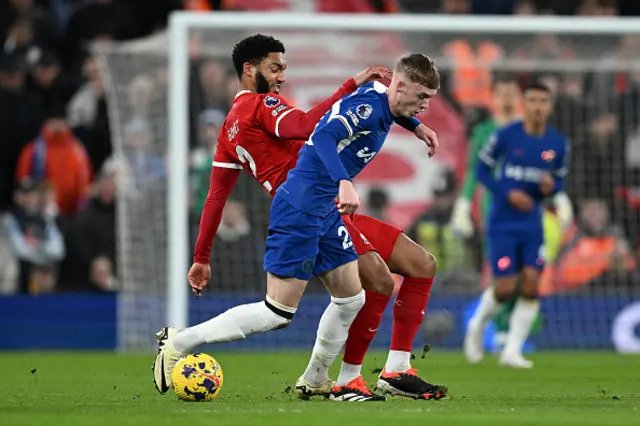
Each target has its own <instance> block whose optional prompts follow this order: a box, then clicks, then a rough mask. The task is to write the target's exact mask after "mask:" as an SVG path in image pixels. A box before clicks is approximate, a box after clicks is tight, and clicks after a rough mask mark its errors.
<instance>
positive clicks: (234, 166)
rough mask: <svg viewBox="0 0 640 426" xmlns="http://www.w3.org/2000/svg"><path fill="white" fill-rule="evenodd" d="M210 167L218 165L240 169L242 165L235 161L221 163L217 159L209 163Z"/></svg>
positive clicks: (223, 167) (224, 167)
mask: <svg viewBox="0 0 640 426" xmlns="http://www.w3.org/2000/svg"><path fill="white" fill-rule="evenodd" d="M211 166H212V167H220V168H222V169H236V170H242V166H241V165H240V164H236V163H221V162H219V161H214V162H213V163H211Z"/></svg>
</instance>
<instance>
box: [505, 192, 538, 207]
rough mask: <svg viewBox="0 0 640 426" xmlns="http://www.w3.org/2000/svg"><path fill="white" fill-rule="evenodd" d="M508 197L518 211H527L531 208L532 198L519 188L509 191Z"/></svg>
mask: <svg viewBox="0 0 640 426" xmlns="http://www.w3.org/2000/svg"><path fill="white" fill-rule="evenodd" d="M508 198H509V202H510V203H511V205H512V206H513V207H515V208H516V209H518V210H520V211H523V212H528V211H531V210H532V209H533V198H531V196H530V195H529V194H527V193H526V192H524V191H522V190H520V189H512V190H511V191H509V195H508Z"/></svg>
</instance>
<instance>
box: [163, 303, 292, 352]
mask: <svg viewBox="0 0 640 426" xmlns="http://www.w3.org/2000/svg"><path fill="white" fill-rule="evenodd" d="M267 302H268V303H269V304H270V305H271V306H272V307H274V308H276V309H279V310H281V311H284V312H285V313H289V314H291V315H293V314H294V313H295V312H296V309H295V308H290V307H288V306H284V305H281V304H279V303H277V302H275V301H273V300H271V299H269V298H268V297H267V299H266V301H265V302H258V303H250V304H248V305H240V306H236V307H235V308H231V309H229V310H228V311H226V312H223V313H222V314H220V315H218V316H217V317H214V318H212V319H210V320H209V321H206V322H203V323H200V324H198V325H194V326H193V327H189V328H185V329H184V330H181V331H180V332H178V334H176V337H175V338H174V340H173V346H174V347H175V349H176V350H177V351H179V352H189V351H191V350H192V349H194V348H196V347H198V346H200V345H202V344H204V343H221V342H232V341H234V340H240V339H244V338H245V337H247V336H248V335H250V334H253V333H262V332H265V331H269V330H273V329H276V328H282V327H285V326H287V325H288V324H289V323H290V322H291V320H290V319H287V318H284V317H283V316H280V315H278V314H277V313H276V312H274V311H273V310H272V309H271V308H269V307H268V306H267V304H266V303H267Z"/></svg>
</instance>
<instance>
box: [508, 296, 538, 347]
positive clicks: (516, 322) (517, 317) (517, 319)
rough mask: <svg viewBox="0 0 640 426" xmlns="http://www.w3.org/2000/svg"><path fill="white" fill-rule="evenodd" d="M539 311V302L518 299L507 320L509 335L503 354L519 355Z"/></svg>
mask: <svg viewBox="0 0 640 426" xmlns="http://www.w3.org/2000/svg"><path fill="white" fill-rule="evenodd" d="M539 311H540V301H539V300H525V299H523V298H518V301H517V302H516V304H515V307H514V309H513V312H512V313H511V318H509V334H508V335H507V343H506V345H505V346H504V353H505V354H509V355H521V354H522V347H523V346H524V342H526V340H527V337H529V333H530V332H531V327H532V326H533V322H534V321H535V320H536V317H537V316H538V312H539Z"/></svg>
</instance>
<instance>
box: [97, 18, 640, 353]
mask: <svg viewBox="0 0 640 426" xmlns="http://www.w3.org/2000/svg"><path fill="white" fill-rule="evenodd" d="M259 30H260V29H259V28H252V29H251V31H250V32H249V31H241V30H238V31H221V30H216V29H215V28H211V29H207V30H198V31H192V32H191V33H190V42H189V46H185V47H184V48H185V49H188V52H189V58H190V64H189V70H190V76H189V117H190V123H189V125H190V132H189V134H190V137H189V141H188V143H189V148H190V157H189V170H190V177H191V180H190V187H189V188H185V191H189V200H190V205H189V211H190V230H191V234H190V244H191V247H193V244H194V243H195V237H196V235H197V226H198V222H199V216H200V212H201V210H202V206H203V203H204V199H205V197H206V193H207V189H208V182H209V173H210V164H211V158H212V153H213V152H214V150H215V143H216V137H217V133H218V129H219V126H220V125H221V123H222V121H223V120H224V117H225V114H226V112H227V110H228V109H229V107H230V105H231V102H232V100H233V97H234V95H235V93H236V91H237V79H236V76H235V73H234V71H233V70H232V68H231V64H230V52H231V50H232V48H233V45H234V44H235V43H236V42H237V41H239V40H240V39H241V38H243V37H244V36H246V35H248V34H250V33H255V32H258V31H259ZM263 32H264V33H268V34H272V35H274V36H275V37H277V38H280V39H282V40H283V42H284V43H285V45H286V46H287V60H288V63H289V68H288V71H287V73H288V74H287V77H288V83H287V84H286V85H285V87H286V88H285V89H284V93H283V94H284V95H285V96H287V97H289V98H291V99H292V100H293V101H294V103H295V104H297V105H298V107H300V108H302V109H307V108H309V107H311V106H313V105H314V104H315V103H316V102H317V101H319V100H321V99H323V98H324V97H326V96H327V95H329V94H330V93H332V92H333V91H334V90H335V89H336V88H337V87H338V86H339V85H340V84H341V83H342V82H343V81H344V80H345V79H347V78H348V77H349V76H351V75H353V74H355V73H356V72H358V71H360V70H361V69H363V68H364V67H366V66H367V65H372V64H386V65H391V64H393V63H394V61H395V60H396V59H397V58H398V57H400V56H401V55H402V54H403V53H405V52H407V51H418V52H424V53H427V54H429V55H430V56H432V57H433V58H434V59H435V60H436V63H437V65H438V67H439V69H440V70H441V72H442V76H443V84H442V89H441V94H440V96H439V97H438V98H437V99H435V100H434V102H433V103H432V106H431V111H430V112H429V113H427V114H426V115H425V116H424V117H422V120H423V121H424V122H426V123H427V124H428V125H430V126H432V127H433V128H434V129H435V130H437V132H438V134H439V139H440V142H441V150H440V152H439V153H438V156H437V158H436V159H435V160H428V159H427V158H426V153H425V151H424V149H423V147H422V146H421V145H420V144H419V143H417V142H416V141H413V140H412V139H413V137H412V135H408V134H407V133H404V132H403V131H397V132H394V133H392V134H391V136H390V138H389V140H388V142H387V145H386V147H385V151H384V152H383V154H384V155H380V156H379V157H380V158H377V159H376V160H375V161H373V162H372V163H371V165H370V166H369V167H368V168H367V169H366V171H365V172H364V173H363V175H362V176H361V177H360V178H359V181H358V188H359V191H360V193H361V196H362V198H363V199H364V201H365V205H364V206H363V209H362V210H363V212H364V213H368V214H371V215H374V216H377V217H381V218H383V219H385V220H387V221H389V222H391V223H393V224H395V225H396V226H399V227H401V228H403V229H405V231H406V232H407V233H409V234H410V235H411V236H413V237H414V238H415V239H416V240H417V242H418V243H420V244H423V245H424V246H425V247H426V248H427V249H428V250H429V251H431V252H432V253H434V254H435V255H436V257H437V258H438V260H439V263H438V265H439V272H438V279H437V282H436V285H435V287H434V291H433V295H432V299H431V302H430V307H429V309H428V314H427V317H426V320H425V323H424V324H423V330H422V336H423V337H424V338H425V339H428V340H430V341H431V343H436V344H442V345H444V346H448V347H458V346H459V345H460V342H461V340H462V336H463V331H464V327H465V325H464V324H465V322H466V319H467V318H468V316H469V315H470V312H471V310H472V309H473V307H474V306H475V303H476V300H477V296H478V294H479V292H480V290H481V288H482V286H483V285H486V284H487V282H488V279H487V276H486V274H485V273H483V270H484V263H483V260H482V259H483V234H482V229H483V226H482V223H481V220H480V219H478V217H476V219H478V221H477V224H476V225H477V226H476V228H477V231H478V232H477V235H476V236H475V238H473V239H471V240H464V239H461V238H459V237H457V236H456V235H454V234H453V233H452V232H451V231H450V228H449V227H448V214H445V215H440V216H438V219H435V220H434V219H428V218H429V217H433V215H424V213H425V212H429V211H432V210H430V209H432V208H434V206H437V207H439V208H443V206H444V211H445V212H446V211H447V209H449V211H450V209H451V207H452V203H453V201H454V200H455V197H456V188H458V187H459V186H460V184H461V181H462V178H463V175H464V173H465V172H466V155H467V148H468V146H469V140H470V139H471V138H472V136H473V134H474V131H475V130H477V128H478V127H477V126H479V125H482V123H483V122H485V121H486V120H489V119H490V118H491V115H492V111H493V108H494V106H495V105H494V103H493V94H492V82H493V81H495V80H496V79H498V78H500V79H502V78H505V77H509V78H512V79H515V80H517V81H518V82H519V83H520V84H521V85H525V84H527V83H529V82H532V81H533V80H537V79H541V80H542V81H543V82H545V83H546V84H547V85H548V86H549V87H550V88H551V89H552V91H553V92H554V95H555V97H556V110H555V113H554V117H553V124H554V125H555V126H556V127H557V128H559V130H561V131H562V132H563V133H564V134H565V135H566V136H567V137H568V138H569V139H570V140H571V143H572V149H573V156H572V160H571V174H570V175H569V177H568V181H567V188H568V189H567V191H568V194H569V196H570V197H571V199H572V201H573V203H574V207H575V209H576V226H574V227H572V228H571V229H569V230H563V229H561V228H560V227H559V225H558V223H557V220H556V219H555V216H554V215H553V214H552V213H549V214H548V215H547V217H546V219H545V231H546V232H547V235H546V238H547V247H549V246H551V247H552V248H553V249H552V251H551V254H552V259H551V265H552V267H551V268H549V271H550V272H548V273H547V275H546V276H545V279H544V283H543V293H544V294H545V296H547V297H546V299H545V302H544V303H543V313H542V321H541V323H540V325H539V327H538V332H537V334H536V335H534V336H533V337H532V341H531V342H530V343H531V344H532V345H536V346H538V347H543V348H582V347H587V348H595V347H608V346H611V345H612V339H611V335H612V331H611V330H612V323H613V320H614V318H613V317H614V316H615V313H616V312H618V311H619V310H620V307H621V306H624V305H625V304H627V303H628V302H629V301H631V300H633V297H634V294H635V295H636V296H637V293H636V292H635V290H634V284H635V285H637V284H636V283H637V277H636V274H635V270H636V264H635V262H636V254H637V253H636V251H637V241H638V233H639V230H638V220H637V219H638V216H637V212H638V210H637V205H638V204H637V203H638V201H637V200H638V198H637V197H636V195H635V194H636V192H637V191H636V188H637V187H638V186H640V185H638V170H640V130H639V127H638V124H640V123H639V121H640V114H639V113H640V111H639V110H638V99H639V98H638V95H639V93H640V92H639V91H640V68H639V67H638V63H637V62H634V61H635V58H637V57H640V56H639V54H640V38H639V37H638V36H625V37H619V36H615V37H614V36H602V35H598V36H591V35H588V34H583V35H571V36H562V35H558V36H556V35H537V34H531V35H521V34H520V35H515V34H514V35H509V34H506V35H505V34H503V35H492V34H464V35H461V34H460V32H458V31H452V32H451V33H450V34H437V35H432V34H429V32H428V29H425V32H424V34H421V33H411V34H409V33H407V34H403V33H385V32H375V33H373V32H358V31H348V32H346V31H345V32H335V31H331V32H328V31H313V30H308V31H275V32H274V31H263ZM168 45H169V43H168V39H167V35H166V34H161V35H157V36H154V37H152V38H150V39H148V40H143V41H138V42H134V43H126V44H121V45H114V46H111V47H110V48H109V49H108V50H107V51H105V52H104V53H103V54H101V55H100V58H101V65H102V72H103V73H104V76H105V82H106V84H107V91H108V101H109V107H110V119H111V121H112V123H111V124H112V129H113V135H114V151H115V153H116V154H117V155H118V156H120V157H121V159H123V160H124V161H125V163H126V164H127V167H128V168H129V171H130V173H129V175H130V177H131V184H130V185H128V186H127V187H126V188H121V190H120V198H119V201H118V209H119V213H118V241H119V246H118V252H119V260H120V264H119V265H120V266H119V273H120V276H121V277H120V278H121V279H122V282H123V283H124V287H123V290H122V294H121V304H120V309H119V316H120V317H119V323H120V337H121V340H120V345H121V346H122V347H123V348H129V349H137V348H140V349H142V348H149V347H151V346H152V345H153V343H154V339H153V332H155V331H156V330H157V329H158V328H159V327H160V326H162V325H164V321H166V318H165V315H164V314H165V310H164V307H165V303H166V288H167V282H166V276H167V273H166V272H167V271H166V269H167V265H168V263H169V262H171V261H172V259H168V258H167V210H168V205H170V204H171V200H168V199H167V196H166V193H167V168H168V167H171V159H170V158H167V155H166V153H167V150H168V143H172V142H173V143H175V141H169V140H168V138H167V134H168V132H167V119H168V115H167V114H168V113H167V102H166V97H167V79H168V75H169V70H168V60H167V59H168V53H167V47H168ZM442 176H452V179H440V177H442ZM269 203H270V200H269V199H268V197H267V195H266V194H265V193H264V192H263V190H262V188H261V187H260V185H258V184H257V183H256V182H254V181H253V179H252V177H251V176H250V175H248V174H246V173H243V175H242V177H241V179H240V182H239V183H238V186H237V188H236V189H235V191H234V192H233V194H232V196H231V199H230V201H229V202H228V203H227V206H226V208H225V212H224V216H223V226H222V227H221V229H220V230H219V232H218V235H217V238H216V243H215V244H214V249H213V253H214V254H213V256H212V260H211V264H212V270H213V276H212V282H211V284H210V289H209V291H208V292H207V293H206V294H205V295H204V296H203V297H202V298H199V299H195V298H192V299H190V309H189V322H190V323H191V324H193V323H194V322H198V321H202V320H205V319H208V318H210V317H211V316H213V315H214V314H217V313H219V312H221V311H223V310H224V309H226V308H228V307H231V306H233V305H235V304H237V303H241V302H245V301H250V300H257V299H259V298H260V297H262V296H261V295H262V294H263V293H264V288H265V287H264V284H265V277H264V272H263V271H262V254H263V250H264V241H265V237H266V228H267V224H268V209H269ZM185 275H186V271H185ZM174 284H175V283H174ZM179 285H186V279H185V282H184V283H179ZM326 297H327V296H326V295H325V294H324V293H323V290H321V286H319V285H317V283H314V284H312V285H311V287H310V288H309V292H308V294H307V295H305V299H304V302H303V304H302V306H301V309H300V315H298V317H297V319H296V321H294V325H293V326H292V328H289V329H287V330H284V331H277V332H275V333H270V334H268V336H267V335H265V336H252V339H249V341H246V342H240V343H237V344H235V346H233V345H232V346H231V347H235V348H269V347H306V346H309V345H311V343H312V341H313V338H314V333H315V328H316V326H317V322H318V319H319V316H320V314H321V312H322V310H323V308H324V306H325V303H326ZM594 312H597V313H598V315H594ZM387 315H388V316H390V312H389V311H388V312H387ZM390 324H391V322H390V320H389V318H387V319H385V321H384V322H383V326H382V327H381V329H380V332H379V335H378V337H377V338H376V341H375V343H376V344H377V345H380V346H384V345H386V344H387V343H388V340H389V331H390ZM505 326H506V323H505V319H504V318H498V319H497V320H496V321H495V322H494V324H493V328H492V330H489V331H488V333H489V334H488V342H489V343H488V345H491V344H493V343H491V342H494V340H495V341H497V340H496V339H493V337H489V336H493V333H494V332H495V331H496V330H498V331H500V330H501V329H503V328H504V327H505ZM498 335H499V333H498ZM498 340H499V339H498ZM614 340H615V339H614ZM623 340H624V339H623ZM419 342H420V339H417V343H419Z"/></svg>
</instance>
